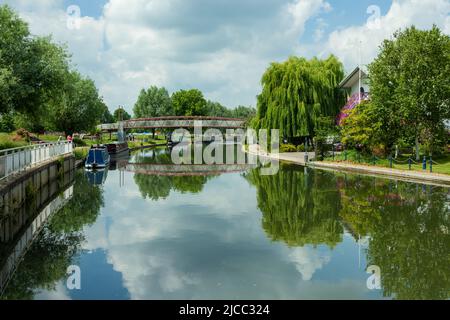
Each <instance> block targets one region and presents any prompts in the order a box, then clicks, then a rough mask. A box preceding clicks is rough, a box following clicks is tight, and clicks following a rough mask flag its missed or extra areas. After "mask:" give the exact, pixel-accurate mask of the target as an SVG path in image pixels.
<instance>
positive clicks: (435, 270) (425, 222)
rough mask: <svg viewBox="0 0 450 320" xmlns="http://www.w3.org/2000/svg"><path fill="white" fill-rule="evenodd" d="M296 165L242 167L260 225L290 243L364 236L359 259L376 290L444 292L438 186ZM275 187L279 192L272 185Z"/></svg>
mask: <svg viewBox="0 0 450 320" xmlns="http://www.w3.org/2000/svg"><path fill="white" fill-rule="evenodd" d="M307 172H308V173H307V174H305V173H304V171H302V170H299V169H298V167H294V166H289V165H284V166H283V167H282V170H281V171H280V173H279V174H278V175H275V176H260V175H259V174H258V171H257V170H255V171H252V172H250V173H249V174H247V175H246V178H247V180H248V181H250V182H251V183H252V184H254V185H255V186H256V187H257V190H258V207H259V208H260V210H261V212H262V213H263V219H262V226H263V228H264V230H265V231H266V232H267V234H268V236H269V237H270V238H271V239H273V240H275V241H284V242H286V243H287V244H288V245H290V246H304V245H307V244H312V245H318V244H326V245H327V246H329V247H332V248H333V247H335V246H336V244H338V243H340V242H341V241H342V236H343V231H344V228H345V229H346V231H347V232H349V233H350V234H352V235H353V237H354V238H355V241H356V240H359V239H360V238H362V237H365V236H367V237H368V238H369V239H370V240H369V243H368V248H367V252H366V253H367V265H377V266H379V267H380V269H381V282H382V288H383V296H385V297H395V298H398V299H448V298H449V297H450V269H449V267H448V266H449V262H450V251H449V249H450V235H449V228H450V219H449V213H450V209H449V207H450V201H449V191H448V189H446V188H438V187H432V186H426V187H425V186H418V185H415V184H410V183H404V182H392V181H389V180H383V179H375V178H366V177H364V178H363V177H359V176H353V175H343V174H334V173H329V172H322V171H313V170H308V171H307ZM280 190H283V192H280Z"/></svg>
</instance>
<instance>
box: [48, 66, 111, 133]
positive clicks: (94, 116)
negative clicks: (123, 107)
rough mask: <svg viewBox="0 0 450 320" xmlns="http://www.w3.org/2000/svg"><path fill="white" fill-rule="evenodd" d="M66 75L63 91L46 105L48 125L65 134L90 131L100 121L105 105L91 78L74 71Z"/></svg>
mask: <svg viewBox="0 0 450 320" xmlns="http://www.w3.org/2000/svg"><path fill="white" fill-rule="evenodd" d="M67 77H68V82H67V83H66V86H65V92H64V93H63V94H62V95H61V96H60V97H59V99H58V101H54V103H52V104H51V105H49V106H48V113H49V124H50V127H51V128H52V129H53V130H56V131H64V132H66V133H67V134H72V133H74V132H82V131H92V130H94V128H95V125H97V124H99V123H100V120H101V119H102V117H103V116H104V114H105V110H106V108H107V107H106V105H105V104H104V102H103V101H102V99H101V98H100V97H99V94H98V91H97V88H96V87H95V83H94V82H93V81H92V80H91V79H89V78H83V77H82V76H81V75H80V74H79V73H78V72H74V71H73V72H70V73H69V74H67Z"/></svg>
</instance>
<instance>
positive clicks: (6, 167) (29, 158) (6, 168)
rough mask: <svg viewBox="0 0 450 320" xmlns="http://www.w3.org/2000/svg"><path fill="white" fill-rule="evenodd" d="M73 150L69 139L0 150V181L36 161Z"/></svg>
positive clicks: (42, 160)
mask: <svg viewBox="0 0 450 320" xmlns="http://www.w3.org/2000/svg"><path fill="white" fill-rule="evenodd" d="M72 152H73V144H72V142H69V141H61V142H54V143H41V144H33V145H29V146H25V147H19V148H11V149H4V150H0V181H1V180H3V179H5V178H7V177H9V176H11V175H13V174H15V173H17V172H20V171H23V170H26V169H28V168H30V167H31V166H33V165H36V164H38V163H41V162H44V161H47V160H50V159H52V158H54V157H58V156H61V155H65V154H69V153H72Z"/></svg>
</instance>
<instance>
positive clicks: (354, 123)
mask: <svg viewBox="0 0 450 320" xmlns="http://www.w3.org/2000/svg"><path fill="white" fill-rule="evenodd" d="M382 125H383V124H382V123H381V121H380V119H379V118H378V110H376V108H375V107H374V104H373V103H371V102H367V101H364V102H362V103H361V104H360V105H358V106H357V107H356V108H354V109H353V110H349V112H348V117H347V118H345V119H343V121H342V124H341V137H342V143H344V144H345V146H346V147H347V148H361V147H362V148H363V149H364V150H365V151H366V152H368V151H371V148H372V147H375V146H376V145H379V144H381V143H382V138H381V134H382V133H381V132H380V131H381V126H382Z"/></svg>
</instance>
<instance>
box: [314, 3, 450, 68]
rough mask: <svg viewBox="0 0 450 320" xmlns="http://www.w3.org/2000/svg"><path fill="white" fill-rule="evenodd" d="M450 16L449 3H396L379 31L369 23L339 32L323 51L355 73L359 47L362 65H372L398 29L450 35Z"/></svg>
mask: <svg viewBox="0 0 450 320" xmlns="http://www.w3.org/2000/svg"><path fill="white" fill-rule="evenodd" d="M449 14H450V1H448V0H393V2H392V5H391V7H390V9H389V11H388V12H387V13H386V15H384V16H381V17H380V19H379V28H376V27H375V24H373V23H370V20H368V22H369V23H366V24H364V25H360V26H351V27H348V28H345V29H341V30H335V31H333V32H332V33H331V34H330V35H329V37H328V40H327V41H326V43H325V44H324V48H321V49H320V51H324V52H330V53H334V54H335V55H337V56H338V57H339V58H340V59H341V60H342V61H343V62H344V64H345V66H346V67H347V69H352V68H354V67H355V66H356V65H357V64H358V62H359V59H360V58H359V51H360V50H359V47H361V60H362V63H363V64H368V63H370V62H371V61H372V60H373V59H374V58H375V57H376V55H377V54H378V52H379V50H378V49H379V46H380V45H381V43H382V41H383V40H384V39H389V38H391V37H392V35H393V33H394V32H395V31H396V30H398V29H401V28H406V27H409V26H411V25H415V26H416V27H418V28H421V29H425V28H430V27H432V25H433V24H436V25H437V26H438V27H440V28H442V30H444V32H446V33H448V34H450V32H449V31H450V30H449V29H450V28H449V25H450V23H449ZM368 18H369V16H368ZM360 44H361V45H360ZM322 45H323V44H322Z"/></svg>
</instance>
